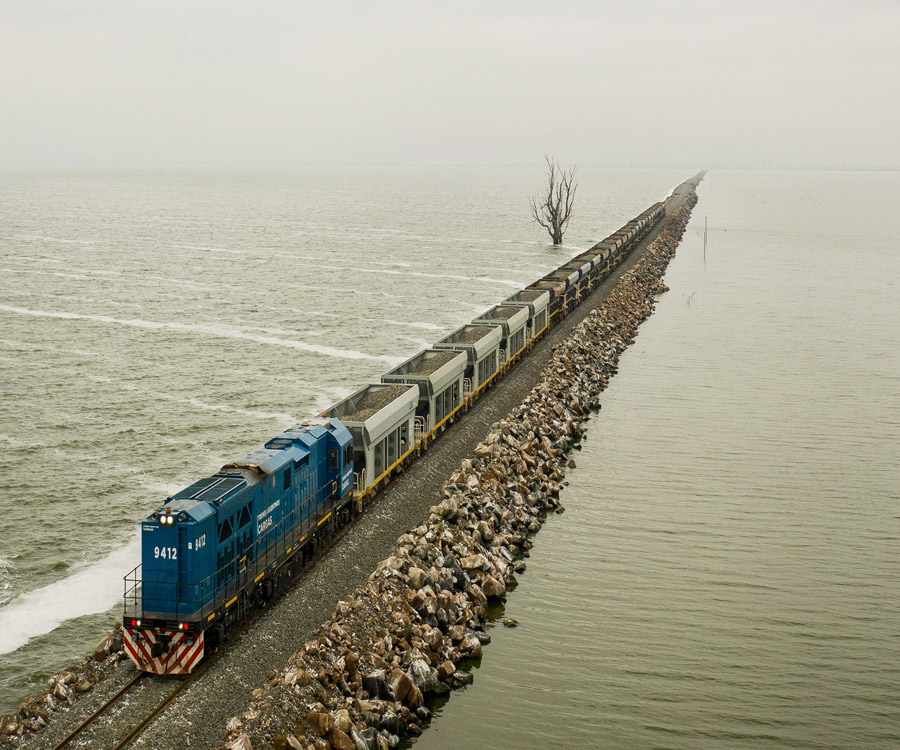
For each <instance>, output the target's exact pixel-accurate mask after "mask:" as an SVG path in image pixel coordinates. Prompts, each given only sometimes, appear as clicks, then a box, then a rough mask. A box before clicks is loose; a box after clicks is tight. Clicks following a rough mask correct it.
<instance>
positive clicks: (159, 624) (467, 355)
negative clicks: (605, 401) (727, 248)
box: [123, 202, 666, 674]
mask: <svg viewBox="0 0 900 750" xmlns="http://www.w3.org/2000/svg"><path fill="white" fill-rule="evenodd" d="M665 210H666V205H665V203H663V202H660V203H656V204H654V205H653V206H651V207H650V208H648V209H647V210H646V211H644V212H643V213H641V214H639V215H638V216H636V217H635V218H634V219H632V220H631V221H629V222H628V223H627V224H625V226H623V227H622V228H621V229H620V230H618V231H617V232H614V233H613V234H611V235H610V236H609V237H607V238H606V239H604V240H602V241H601V242H598V243H597V244H596V245H594V246H593V247H591V248H590V249H589V250H587V251H585V252H583V253H581V254H579V255H577V256H575V257H574V258H572V259H571V260H570V261H568V262H567V263H565V264H563V265H562V266H560V267H559V268H558V269H557V270H555V271H552V272H551V273H548V274H547V275H546V276H544V277H543V278H541V279H539V280H537V281H535V282H534V283H533V284H530V285H529V286H527V287H526V288H524V289H522V290H521V291H518V292H516V293H515V294H513V295H512V296H510V297H508V298H507V299H505V300H504V301H503V302H502V303H501V304H499V305H496V306H495V307H492V308H491V309H490V310H487V311H486V312H485V313H483V314H482V315H479V316H478V317H477V318H476V319H475V320H473V321H472V322H471V323H470V324H468V325H464V326H462V327H461V328H459V329H457V330H455V331H453V332H452V333H451V334H449V335H448V336H445V337H444V338H442V339H441V340H440V341H438V342H436V343H435V344H434V345H433V346H432V347H431V348H428V349H426V350H424V351H422V352H419V353H418V354H416V355H415V356H413V357H411V358H410V359H408V360H407V361H405V362H404V363H403V364H401V365H399V366H397V367H395V368H394V369H393V370H391V371H390V372H387V373H385V374H384V375H383V376H382V378H381V382H380V383H373V384H370V385H367V386H365V387H364V388H361V389H360V390H358V391H356V392H355V393H353V394H351V395H350V396H348V397H347V398H345V399H343V400H342V401H340V402H338V403H337V404H335V405H334V406H332V407H331V408H329V409H326V410H325V411H324V412H323V413H322V414H320V415H319V416H317V417H315V418H311V419H306V420H304V421H303V422H301V423H300V424H297V425H295V426H293V427H291V428H290V429H288V430H286V431H284V432H282V433H281V434H280V435H276V436H275V437H274V438H272V439H271V440H269V442H267V443H266V444H265V445H264V446H263V447H262V448H259V449H257V450H254V451H252V452H251V453H249V454H247V455H246V456H244V457H243V458H240V459H238V460H237V461H234V462H232V463H229V464H226V465H225V466H223V467H222V468H221V470H219V471H218V472H216V473H215V474H214V475H212V476H210V477H206V478H203V479H201V480H199V481H197V482H195V483H194V484H192V485H190V486H189V487H187V488H186V489H183V490H181V491H180V492H177V493H175V494H174V495H172V496H171V497H169V498H167V499H166V501H165V502H164V503H163V504H162V505H161V506H160V507H158V508H157V509H156V510H154V511H153V513H151V514H150V515H149V516H148V517H147V518H146V519H144V521H142V523H141V564H140V565H138V566H137V567H136V568H135V569H134V570H133V571H131V573H129V574H128V575H127V576H125V597H124V599H125V601H124V614H123V624H124V631H125V650H126V651H127V653H128V654H129V656H130V657H131V658H132V659H133V660H134V662H135V664H136V665H137V667H138V669H140V670H143V671H146V672H152V673H155V674H187V673H189V672H190V671H191V670H192V669H193V668H194V667H195V666H196V665H197V664H198V663H199V662H200V661H201V660H202V659H203V657H204V655H205V654H207V653H209V652H210V651H212V650H213V649H215V648H216V647H217V646H218V645H219V644H220V643H222V642H223V641H224V640H225V639H226V638H227V637H228V636H229V634H230V633H232V632H233V631H234V630H235V629H236V628H237V627H238V626H239V625H241V624H242V623H244V622H245V621H246V620H247V618H248V617H249V616H250V615H251V614H252V613H253V612H255V611H256V610H257V609H259V608H260V607H262V606H263V605H264V604H265V603H266V602H268V601H269V600H271V599H273V598H274V597H275V596H277V595H278V594H279V593H280V592H281V591H283V590H284V589H285V588H286V587H287V586H288V585H289V584H290V582H291V581H292V580H293V579H294V578H295V577H296V576H297V575H298V574H299V573H300V572H301V571H302V570H303V569H304V567H305V566H306V565H307V564H308V563H309V561H310V559H311V558H312V557H313V556H314V555H315V553H316V552H317V550H319V549H321V547H322V545H323V544H324V543H326V542H327V541H328V540H329V539H330V538H332V537H333V536H334V534H335V533H336V532H337V531H338V530H339V529H340V528H342V527H343V526H345V525H346V524H347V523H348V522H349V521H350V520H351V519H352V518H353V517H354V516H355V515H357V514H359V513H361V512H363V510H365V508H366V507H367V506H368V505H369V504H370V503H371V501H372V500H373V498H374V497H375V496H376V495H377V494H378V493H379V492H380V491H381V490H383V489H384V487H385V486H386V485H387V484H388V483H389V482H390V481H391V480H392V478H393V477H395V475H396V474H397V473H398V472H401V471H402V470H403V469H404V468H405V467H406V466H407V465H408V464H409V463H410V462H411V461H413V460H415V458H416V457H418V456H419V455H420V454H421V453H422V452H423V451H425V450H427V448H428V446H429V445H430V444H431V443H432V442H433V441H434V440H435V439H436V438H437V437H438V436H439V435H440V434H441V433H442V432H443V431H444V430H445V429H446V428H447V427H448V426H449V425H450V424H451V423H452V422H454V421H455V420H456V419H457V418H459V417H460V415H461V414H463V413H464V412H465V411H467V410H468V409H469V407H470V406H471V405H472V403H473V402H474V401H475V400H476V399H478V398H479V397H480V396H481V395H482V393H484V391H485V389H488V388H490V387H491V386H492V384H493V383H494V382H495V379H497V378H499V377H502V376H503V375H504V374H505V373H506V371H507V370H508V369H509V368H510V367H512V366H513V365H514V364H515V362H516V361H517V360H518V359H519V358H521V357H522V356H524V355H525V354H526V353H527V352H528V351H529V350H530V349H531V347H532V346H533V345H534V343H535V342H536V341H537V340H538V339H540V338H541V337H542V336H543V335H544V333H545V332H546V331H547V329H548V328H550V327H552V326H554V325H556V324H558V323H559V321H560V320H562V319H563V318H564V317H565V316H566V315H568V314H569V313H570V312H571V311H572V310H573V309H574V308H575V306H577V305H578V304H579V302H581V300H582V299H583V298H584V297H585V296H587V295H588V294H589V293H590V292H591V291H592V290H593V289H594V288H596V286H597V285H598V284H600V283H601V282H602V281H603V280H604V279H606V278H607V277H608V276H609V274H610V273H611V272H612V271H613V269H614V268H615V267H616V266H617V265H618V264H619V263H620V262H621V260H622V259H623V258H624V257H625V256H626V255H627V254H628V252H629V251H630V250H631V249H632V248H633V247H635V246H636V245H637V244H638V243H639V242H640V241H641V239H642V238H643V237H644V236H645V235H646V234H647V233H648V232H649V231H650V230H651V229H652V228H653V227H654V226H655V225H656V224H657V223H658V222H659V221H660V220H661V219H662V218H663V216H664V215H665Z"/></svg>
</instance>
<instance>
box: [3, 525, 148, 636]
mask: <svg viewBox="0 0 900 750" xmlns="http://www.w3.org/2000/svg"><path fill="white" fill-rule="evenodd" d="M140 552H141V541H140V532H138V533H136V534H135V535H134V537H133V538H132V539H131V540H130V541H129V542H128V543H127V544H126V545H125V546H123V547H119V548H118V549H115V550H113V551H112V552H110V553H109V554H108V555H107V556H106V557H104V558H103V559H102V560H98V561H97V562H95V563H92V564H90V565H87V566H85V567H84V568H82V569H81V570H78V571H76V572H74V573H72V574H71V575H69V576H67V577H65V578H63V579H62V580H59V581H55V582H54V583H51V584H49V585H47V586H44V587H43V588H39V589H35V590H34V591H29V592H27V593H25V594H21V595H19V596H17V597H16V598H15V599H13V600H11V601H10V602H9V603H7V604H5V605H4V606H2V607H0V654H8V653H11V652H12V651H15V650H17V649H20V648H22V646H24V645H25V644H26V643H28V642H29V641H30V640H31V639H32V638H36V637H38V636H41V635H45V634H46V633H49V632H50V631H52V630H55V629H56V628H58V627H59V626H60V625H62V624H63V623H64V622H66V621H68V620H73V619H75V618H76V617H84V616H85V615H95V614H98V613H100V612H106V611H108V610H110V609H112V608H113V607H114V606H115V605H116V603H117V602H119V601H120V600H121V598H122V590H123V589H122V576H123V575H125V574H126V573H127V572H128V571H130V570H131V569H132V568H133V567H134V566H135V565H137V563H138V559H139V557H140Z"/></svg>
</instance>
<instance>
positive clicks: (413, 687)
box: [223, 188, 697, 750]
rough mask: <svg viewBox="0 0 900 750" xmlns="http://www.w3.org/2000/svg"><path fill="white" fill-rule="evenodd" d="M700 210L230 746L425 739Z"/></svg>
mask: <svg viewBox="0 0 900 750" xmlns="http://www.w3.org/2000/svg"><path fill="white" fill-rule="evenodd" d="M696 202H697V197H696V194H695V193H694V191H693V188H691V192H690V195H689V196H688V197H687V199H686V200H685V201H683V203H682V204H681V207H680V208H679V209H678V211H677V212H676V213H675V214H674V215H673V216H671V217H669V218H668V219H667V220H666V224H665V226H664V227H663V229H662V231H661V232H660V234H659V236H658V237H657V238H656V239H655V240H654V241H653V242H652V243H651V245H650V246H649V247H648V249H647V250H646V252H645V253H644V255H643V256H642V257H641V258H640V259H639V260H638V261H637V263H636V264H635V265H634V267H633V268H632V269H631V270H630V271H628V272H627V273H626V274H625V275H624V276H622V278H621V279H620V280H619V282H618V284H617V285H616V287H615V289H613V291H612V292H611V293H610V294H609V296H608V297H607V298H606V300H605V301H604V302H603V303H602V304H601V305H600V306H599V307H597V308H596V309H595V310H593V311H592V312H591V313H590V314H589V315H588V316H587V317H586V318H585V320H584V321H583V322H582V323H581V324H580V325H579V326H578V327H577V328H576V329H575V330H574V332H573V333H572V335H571V336H570V337H569V338H568V339H567V340H566V341H565V342H563V343H562V344H561V345H560V346H559V347H558V348H557V349H556V351H555V352H554V354H553V356H552V358H551V360H550V363H549V364H548V366H547V367H546V369H545V370H544V372H543V375H542V378H541V380H540V382H539V383H538V384H537V385H536V386H535V387H534V389H533V390H532V391H531V393H530V394H529V395H528V397H527V398H526V399H525V400H524V402H523V403H522V404H521V406H519V407H518V408H516V409H515V410H513V411H512V412H511V413H510V414H508V415H507V417H506V418H505V419H503V420H501V421H500V422H497V423H495V424H494V425H493V426H492V428H491V430H490V432H489V434H488V435H487V437H486V438H485V439H484V440H483V441H482V442H481V443H480V444H479V445H478V447H477V448H476V449H475V451H474V453H473V455H472V456H471V457H469V458H467V459H465V460H464V461H462V463H461V464H460V466H459V468H458V469H457V470H456V471H455V472H454V474H453V475H452V476H451V477H450V479H449V481H448V482H447V483H446V484H445V485H444V486H443V487H442V489H441V493H442V499H441V501H440V502H439V503H438V504H437V505H434V506H432V507H431V508H430V510H429V512H428V514H427V517H426V518H424V519H423V520H422V523H421V525H419V526H417V527H416V528H414V529H411V530H409V531H408V532H407V533H405V534H403V535H402V536H401V537H400V538H399V539H398V540H397V546H396V548H395V549H394V551H393V553H392V554H391V555H390V556H389V557H387V558H386V559H385V560H383V561H382V562H380V563H379V564H378V566H377V568H376V569H375V571H374V572H373V573H372V574H371V575H370V576H369V578H368V581H367V583H366V584H365V585H364V586H360V587H358V588H357V589H356V591H355V592H354V594H353V595H352V596H351V597H349V598H348V599H347V600H345V601H341V602H339V603H338V605H337V607H336V609H335V612H334V615H333V617H332V618H331V620H330V621H328V622H326V623H325V624H323V625H322V626H320V627H319V629H318V631H317V632H316V636H315V637H314V638H313V639H311V640H309V641H307V642H306V643H304V644H303V645H302V647H301V648H300V649H299V650H297V651H296V652H295V653H294V654H293V655H292V657H291V658H290V660H289V662H288V663H287V664H286V665H285V666H284V667H283V668H282V669H280V670H279V671H277V672H275V671H273V672H270V673H269V676H268V677H269V678H268V680H267V681H266V683H265V684H264V685H263V686H262V687H259V688H257V689H256V690H254V691H253V693H252V696H251V700H250V703H249V705H248V706H247V708H246V710H245V711H244V712H243V713H241V714H240V715H239V716H234V717H232V718H231V719H230V720H229V721H228V722H227V725H226V726H225V727H224V728H223V729H224V732H225V736H224V747H226V748H227V749H228V750H250V749H251V748H254V749H255V750H260V749H261V748H270V747H274V748H279V749H281V748H295V749H302V750H311V749H312V750H328V749H329V748H334V749H336V750H384V749H385V748H390V747H395V746H396V745H398V744H399V742H400V740H401V738H402V737H405V736H410V735H418V734H420V733H421V732H422V728H423V726H424V724H425V723H427V721H428V720H429V718H430V715H431V714H430V711H429V709H428V707H427V703H428V701H429V699H430V698H432V697H434V696H437V695H440V694H444V693H448V692H449V691H451V690H452V689H454V688H457V687H460V686H462V685H465V684H468V683H469V682H471V680H472V678H471V675H470V674H468V673H463V672H461V671H459V669H458V667H459V665H460V664H461V663H464V662H466V661H467V660H472V659H479V658H481V656H482V647H483V646H484V645H485V644H487V643H488V642H489V640H490V638H489V636H488V635H487V633H486V632H485V630H484V625H485V622H486V607H487V605H488V603H489V602H490V601H491V600H497V599H500V598H502V597H504V596H505V595H506V593H507V591H508V590H509V589H510V588H512V587H514V586H515V584H516V575H517V574H521V573H522V572H524V571H525V569H526V563H525V561H524V559H523V557H524V556H525V554H526V552H527V550H528V549H529V548H530V547H531V542H530V540H529V537H530V536H531V535H532V534H534V533H535V532H537V531H538V530H539V529H540V528H541V525H542V524H543V523H544V521H545V520H546V518H547V517H548V515H549V514H550V513H552V512H562V505H561V503H560V499H559V498H560V490H561V488H562V483H563V479H564V477H565V472H566V469H567V468H573V467H574V466H575V462H574V461H573V460H571V459H570V458H569V452H570V451H571V449H572V447H573V446H574V445H575V444H577V443H578V441H579V440H580V439H581V437H582V435H583V433H584V430H585V421H586V420H587V419H588V418H589V416H590V415H591V413H592V411H594V410H596V409H597V408H598V407H599V396H600V394H601V392H602V391H603V390H604V389H605V388H606V386H607V384H608V382H609V379H610V378H611V377H612V376H613V375H614V374H615V373H616V370H617V363H618V360H619V356H620V355H621V353H622V352H623V351H624V350H625V349H626V348H627V347H628V345H629V344H631V343H632V342H633V341H634V337H635V335H636V333H637V328H638V326H639V325H640V324H641V323H642V322H643V321H644V320H646V319H647V318H648V317H649V316H650V315H651V313H652V312H653V309H654V306H655V298H656V296H657V295H659V294H661V293H662V292H665V291H667V288H666V286H665V285H664V284H663V282H662V277H663V274H664V273H665V270H666V267H667V266H668V263H669V261H670V259H671V258H672V256H673V255H674V254H675V249H676V248H677V246H678V244H679V242H680V241H681V237H682V236H683V234H684V230H685V227H686V226H687V223H688V219H689V218H690V213H691V209H692V208H693V206H694V205H695V204H696ZM510 624H513V623H510Z"/></svg>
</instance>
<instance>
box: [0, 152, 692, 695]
mask: <svg viewBox="0 0 900 750" xmlns="http://www.w3.org/2000/svg"><path fill="white" fill-rule="evenodd" d="M688 176H690V172H682V171H626V172H621V171H620V172H613V171H602V170H591V169H582V170H581V172H580V177H581V185H580V188H579V192H578V196H579V203H578V206H577V213H576V216H575V219H574V220H573V223H572V226H571V228H570V231H569V234H568V235H567V241H568V242H570V243H571V245H570V246H568V247H564V248H562V249H554V248H552V247H550V246H548V244H547V239H546V236H542V235H541V231H542V230H539V229H538V228H536V227H534V226H532V225H531V224H530V223H529V221H528V216H527V204H528V197H529V195H530V193H531V192H532V191H533V190H534V189H535V187H536V186H537V185H539V184H540V181H541V178H542V175H541V169H540V168H539V167H534V168H520V169H514V168H510V169H502V168H490V169H437V170H428V169H370V170H354V169H320V170H312V169H310V170H302V171H293V172H269V173H262V172H220V173H212V172H206V173H201V172H181V173H166V172H146V173H115V174H112V173H108V174H100V173H93V174H77V173H0V207H2V210H0V393H2V398H0V509H2V512H0V711H3V710H6V709H9V708H11V707H15V706H16V705H17V704H18V702H19V700H20V699H21V698H22V697H23V696H24V695H27V694H28V693H30V692H31V691H33V690H34V688H35V686H36V685H39V684H40V683H41V682H42V681H43V679H44V678H45V677H46V675H47V674H49V673H52V672H53V671H55V670H57V669H59V668H60V667H61V666H63V665H64V664H66V663H67V662H71V661H72V660H75V659H80V658H81V657H82V655H83V654H84V653H85V652H86V651H87V650H89V649H90V648H92V647H93V645H94V644H95V643H96V641H97V640H98V639H99V637H100V635H102V633H103V631H104V630H105V629H106V628H108V627H109V625H110V624H111V623H112V622H113V620H114V619H115V618H116V615H117V610H116V609H115V608H116V607H117V605H118V602H119V600H120V597H121V594H122V583H121V581H122V576H123V575H124V574H125V573H126V572H128V571H129V570H130V569H131V568H132V567H134V565H136V564H137V562H138V557H139V550H138V545H137V537H136V534H137V524H138V521H139V520H140V519H141V518H143V517H144V516H146V514H147V513H149V512H150V511H151V510H152V509H153V508H154V507H156V506H157V505H158V504H159V503H160V502H161V501H162V500H164V499H165V497H166V495H167V494H168V493H171V492H173V491H176V490H178V489H180V488H182V487H185V486H187V485H188V484H189V483H191V482H193V481H194V480H195V479H197V478H199V477H200V476H203V475H205V474H209V473H211V472H213V471H215V470H217V469H218V468H219V467H220V466H221V465H222V464H223V463H225V462H226V461H228V460H234V459H235V458H238V457H240V456H241V455H243V454H244V453H245V452H247V451H248V450H250V449H252V448H254V447H256V446H258V445H260V444H262V443H263V442H264V441H265V440H266V439H268V438H269V437H271V436H272V435H274V434H276V433H277V432H279V431H280V430H282V429H284V428H285V427H288V426H289V425H290V424H292V422H293V420H295V419H299V418H303V417H305V416H309V415H312V414H315V413H317V412H318V411H319V410H320V409H322V408H324V407H326V406H328V405H329V404H331V403H333V402H334V401H336V400H337V399H338V398H339V397H341V396H343V395H345V394H347V393H349V392H350V391H351V390H353V389H354V388H356V387H359V386H361V385H363V384H365V383H366V382H369V381H372V380H376V381H377V380H378V378H379V377H380V375H381V373H383V372H384V371H385V370H387V369H389V368H390V366H391V365H392V364H393V363H397V362H399V361H401V360H402V359H404V358H405V357H407V356H410V355H412V354H414V353H415V352H417V351H419V350H420V349H422V348H424V347H426V346H428V345H429V343H430V342H433V341H436V340H437V339H439V338H440V337H442V336H443V335H444V334H445V333H447V332H449V331H450V330H452V329H453V328H455V327H456V326H458V325H461V324H462V323H465V322H467V321H469V320H471V319H472V318H473V317H474V316H475V315H476V314H477V313H480V312H481V311H483V310H484V309H486V308H487V307H489V306H490V305H492V304H495V303H496V302H498V301H500V300H501V299H503V298H504V297H506V296H508V295H510V294H512V293H513V292H515V291H516V290H517V289H519V288H521V287H522V286H523V285H525V284H527V283H529V282H531V281H532V280H534V279H535V278H538V277H539V276H540V275H542V274H543V273H544V272H545V271H546V270H547V269H549V268H552V267H555V266H557V265H559V264H560V263H561V262H562V261H563V260H564V259H568V257H571V255H574V254H575V253H576V252H578V251H579V249H581V248H584V247H587V246H588V245H590V244H591V243H592V242H593V241H596V240H598V239H600V238H602V237H603V236H605V234H607V233H608V232H609V231H611V230H613V229H615V228H617V227H619V226H620V225H621V224H623V223H624V222H625V221H627V220H628V219H630V218H631V217H632V216H634V215H635V214H636V213H638V212H639V211H641V210H643V209H644V208H645V207H646V206H648V205H650V204H651V203H652V202H654V201H655V200H658V199H660V198H661V197H663V196H664V195H665V194H666V193H667V192H668V191H669V190H670V189H671V188H672V187H673V186H674V185H676V184H677V183H678V182H680V181H682V180H684V179H685V178H687V177H688Z"/></svg>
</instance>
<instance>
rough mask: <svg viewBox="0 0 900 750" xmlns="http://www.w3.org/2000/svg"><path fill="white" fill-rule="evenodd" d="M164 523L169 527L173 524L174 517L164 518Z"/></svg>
mask: <svg viewBox="0 0 900 750" xmlns="http://www.w3.org/2000/svg"><path fill="white" fill-rule="evenodd" d="M166 523H167V524H169V526H171V525H172V524H173V523H175V517H174V516H166Z"/></svg>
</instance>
